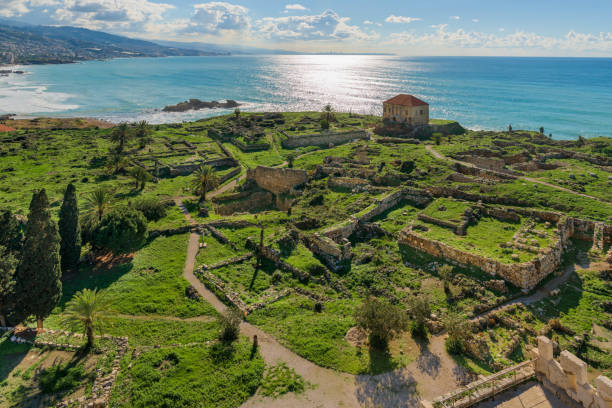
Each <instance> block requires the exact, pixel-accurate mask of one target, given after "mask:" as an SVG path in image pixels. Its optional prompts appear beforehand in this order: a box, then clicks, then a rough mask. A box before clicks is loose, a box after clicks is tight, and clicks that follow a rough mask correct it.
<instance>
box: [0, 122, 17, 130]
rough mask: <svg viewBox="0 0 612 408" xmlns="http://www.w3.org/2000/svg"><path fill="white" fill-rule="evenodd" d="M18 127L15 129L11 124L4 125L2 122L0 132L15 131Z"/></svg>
mask: <svg viewBox="0 0 612 408" xmlns="http://www.w3.org/2000/svg"><path fill="white" fill-rule="evenodd" d="M15 130H16V129H13V128H12V127H10V126H6V125H3V124H2V123H0V132H14V131H15Z"/></svg>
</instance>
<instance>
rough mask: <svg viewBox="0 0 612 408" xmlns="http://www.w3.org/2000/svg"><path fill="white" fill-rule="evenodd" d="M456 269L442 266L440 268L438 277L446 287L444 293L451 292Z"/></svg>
mask: <svg viewBox="0 0 612 408" xmlns="http://www.w3.org/2000/svg"><path fill="white" fill-rule="evenodd" d="M453 270H454V268H453V267H452V266H451V265H442V266H440V267H439V268H438V276H439V277H440V279H441V280H442V284H443V285H444V293H447V294H448V292H449V290H450V288H449V284H450V281H451V279H452V277H453Z"/></svg>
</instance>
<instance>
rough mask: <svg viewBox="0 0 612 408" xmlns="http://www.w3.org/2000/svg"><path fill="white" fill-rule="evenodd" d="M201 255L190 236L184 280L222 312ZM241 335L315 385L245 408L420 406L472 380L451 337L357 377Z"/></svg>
mask: <svg viewBox="0 0 612 408" xmlns="http://www.w3.org/2000/svg"><path fill="white" fill-rule="evenodd" d="M428 150H429V149H428ZM431 151H432V153H433V152H434V151H433V150H431ZM441 157H444V156H441ZM283 164H286V163H283ZM283 164H281V165H280V166H282V165H283ZM244 177H245V175H244V174H243V175H241V176H240V177H238V178H237V179H235V180H233V181H231V182H229V183H227V184H226V185H224V186H223V187H221V188H219V189H217V190H215V191H212V192H211V193H210V195H209V196H210V197H214V196H216V195H218V194H221V193H224V192H227V191H229V190H230V189H231V188H233V187H234V186H235V185H236V184H237V183H238V182H239V181H240V180H241V179H242V178H244ZM175 202H176V204H177V206H178V207H179V208H180V209H181V211H182V212H183V214H184V215H185V217H186V219H187V220H188V221H189V223H190V224H195V221H194V220H193V219H192V218H191V214H190V213H189V211H188V210H187V209H186V208H185V206H184V204H183V198H182V197H176V198H175ZM199 250H200V248H199V235H198V234H196V233H191V234H190V236H189V246H188V250H187V258H186V261H185V268H184V271H183V276H184V277H185V279H187V281H188V282H189V283H190V284H191V285H192V286H193V287H194V288H195V289H196V290H197V291H198V293H199V294H200V295H201V296H202V297H203V298H204V299H205V300H206V301H207V302H208V303H210V304H211V305H212V306H213V307H214V308H215V309H216V310H217V311H218V312H219V313H222V312H223V311H225V309H226V308H227V306H226V305H225V304H224V303H223V302H221V301H220V300H219V299H218V298H217V296H216V295H215V294H214V293H212V292H211V291H210V290H208V288H206V286H204V284H202V282H200V280H199V279H198V278H197V277H196V276H195V275H194V269H195V266H196V265H195V262H196V256H197V254H198V251H199ZM573 272H574V266H573V265H572V266H569V267H567V268H566V270H565V271H564V273H563V274H562V275H560V276H558V277H556V278H554V279H552V280H551V281H549V282H548V283H547V284H546V285H544V286H543V287H542V288H540V289H538V290H537V291H536V292H535V293H533V294H531V295H526V296H522V297H520V298H516V299H513V300H511V301H509V302H507V303H505V304H502V305H500V306H498V307H497V308H495V309H493V310H490V311H488V312H485V313H483V315H486V314H488V313H491V312H494V311H495V310H498V309H499V308H502V307H504V306H507V305H509V304H514V303H523V304H525V305H529V304H532V303H534V302H537V301H539V300H541V299H543V298H545V297H547V296H548V293H549V291H550V290H551V289H553V288H556V287H558V286H559V285H560V284H562V283H564V282H566V281H567V280H568V279H569V277H570V276H571V275H572V273H573ZM479 317H480V316H479ZM240 331H241V333H242V334H243V335H245V336H249V337H251V338H252V337H253V336H255V335H256V336H257V338H258V344H259V352H260V354H261V355H262V357H263V359H264V361H265V363H266V366H273V365H275V364H278V363H285V364H286V365H287V366H288V367H290V368H293V369H294V370H295V372H296V373H297V374H299V375H300V376H302V378H304V380H305V381H307V382H308V383H310V386H309V387H307V389H306V391H305V392H303V393H301V394H297V395H296V394H294V393H288V394H285V395H283V396H281V397H279V398H269V397H263V396H261V395H258V394H256V395H254V396H253V397H252V398H250V399H249V400H247V401H246V402H245V403H244V404H243V407H244V408H259V407H266V408H268V407H270V408H276V407H278V408H280V407H294V406H295V407H297V406H299V407H307V408H308V407H312V408H336V407H417V406H418V401H419V400H420V399H430V400H431V399H433V398H435V397H436V396H439V395H441V394H444V393H446V392H449V391H451V390H454V389H456V388H457V387H459V386H460V385H462V384H465V383H467V382H469V381H470V379H471V377H470V376H471V375H470V374H469V373H468V372H466V370H465V369H464V368H462V367H460V366H459V365H458V364H457V363H456V362H455V361H454V360H453V359H452V357H450V356H449V355H448V354H447V353H446V351H445V348H444V340H445V338H446V335H444V334H440V335H434V336H431V338H430V340H429V343H428V344H425V345H417V347H419V350H418V355H417V356H416V359H415V361H413V362H411V363H409V364H408V365H407V366H406V367H403V368H399V369H395V370H393V371H390V372H387V373H383V374H378V375H352V374H347V373H342V372H338V371H335V370H332V369H328V368H323V367H320V366H318V365H316V364H314V363H312V362H310V361H308V360H306V359H305V358H303V357H301V356H299V355H297V354H296V353H294V352H293V351H291V350H289V349H288V348H287V347H285V346H284V345H283V344H281V343H279V342H278V341H277V340H276V339H275V338H274V337H273V336H271V335H270V334H268V333H266V332H264V331H263V330H261V329H260V328H258V327H257V326H254V325H252V324H250V323H248V322H243V323H242V324H241V325H240Z"/></svg>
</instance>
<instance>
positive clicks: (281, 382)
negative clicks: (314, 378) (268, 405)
mask: <svg viewBox="0 0 612 408" xmlns="http://www.w3.org/2000/svg"><path fill="white" fill-rule="evenodd" d="M307 385H308V384H307V383H306V382H305V381H304V379H303V378H302V377H301V376H300V375H299V374H297V373H296V372H295V370H294V369H293V368H291V367H287V365H286V364H285V363H278V364H276V365H274V366H272V367H268V368H267V369H266V375H265V376H264V378H263V381H262V384H261V391H260V394H261V395H263V396H265V397H280V396H281V395H284V394H287V393H289V392H293V393H295V394H300V393H302V392H304V390H305V389H306V386H307Z"/></svg>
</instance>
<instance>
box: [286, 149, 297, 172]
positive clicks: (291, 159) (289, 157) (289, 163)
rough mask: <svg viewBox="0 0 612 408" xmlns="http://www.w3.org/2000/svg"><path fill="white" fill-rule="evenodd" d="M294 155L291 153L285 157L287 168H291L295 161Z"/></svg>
mask: <svg viewBox="0 0 612 408" xmlns="http://www.w3.org/2000/svg"><path fill="white" fill-rule="evenodd" d="M295 157H296V154H295V153H294V152H291V153H289V154H288V155H287V167H289V168H292V167H293V162H294V161H295Z"/></svg>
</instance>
